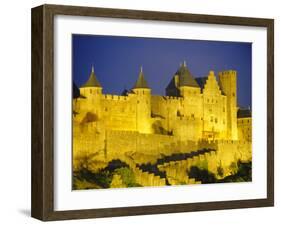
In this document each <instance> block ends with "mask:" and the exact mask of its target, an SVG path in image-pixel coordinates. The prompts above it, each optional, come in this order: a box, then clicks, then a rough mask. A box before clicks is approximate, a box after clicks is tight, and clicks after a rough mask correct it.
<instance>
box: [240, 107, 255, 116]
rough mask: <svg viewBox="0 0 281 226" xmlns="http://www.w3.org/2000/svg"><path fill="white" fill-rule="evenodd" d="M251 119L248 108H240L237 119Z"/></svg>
mask: <svg viewBox="0 0 281 226" xmlns="http://www.w3.org/2000/svg"><path fill="white" fill-rule="evenodd" d="M250 117H252V112H251V110H250V109H248V108H240V109H239V110H238V111H237V118H250Z"/></svg>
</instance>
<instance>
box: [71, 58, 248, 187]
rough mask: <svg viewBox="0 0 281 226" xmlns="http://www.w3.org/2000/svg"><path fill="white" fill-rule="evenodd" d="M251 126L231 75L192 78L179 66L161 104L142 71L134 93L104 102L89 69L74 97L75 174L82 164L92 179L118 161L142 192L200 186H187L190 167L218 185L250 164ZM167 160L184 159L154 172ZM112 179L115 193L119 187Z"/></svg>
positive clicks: (234, 74) (106, 96) (106, 98)
mask: <svg viewBox="0 0 281 226" xmlns="http://www.w3.org/2000/svg"><path fill="white" fill-rule="evenodd" d="M74 86H75V85H74ZM251 122H252V121H251V114H250V111H249V110H247V109H239V108H238V106H237V72H236V71H234V70H229V71H222V72H219V73H218V77H216V75H215V73H214V71H210V72H209V74H208V75H207V76H206V77H200V78H194V77H193V75H192V74H191V72H190V71H189V69H188V68H187V65H186V63H185V62H184V63H183V64H181V65H180V67H179V68H178V70H177V71H176V72H175V74H174V75H172V78H171V80H170V82H169V84H168V85H167V87H166V96H157V95H152V94H151V89H150V87H149V84H148V83H147V82H146V79H145V74H144V72H143V69H142V68H141V69H140V72H139V75H138V77H137V80H136V83H135V85H134V87H133V88H132V89H130V90H124V91H123V93H122V94H121V95H111V94H103V92H102V85H101V84H100V83H99V81H98V79H97V76H96V74H95V72H94V69H93V68H92V71H91V74H90V76H89V79H88V81H87V82H86V83H85V84H84V85H82V86H81V87H80V88H79V89H78V88H77V87H75V89H74V98H73V168H74V170H79V169H80V168H81V167H85V159H87V167H88V168H90V169H91V170H92V171H93V172H95V171H97V170H100V169H102V168H104V167H106V166H107V164H108V163H109V162H110V161H112V160H116V159H119V160H121V161H123V162H125V163H126V164H127V165H129V166H130V168H131V169H132V170H133V172H134V173H135V176H136V179H137V181H138V183H139V184H141V185H143V186H149V185H152V186H155V185H165V184H190V183H197V182H198V183H200V181H197V182H196V181H195V180H194V179H193V178H189V176H188V170H189V169H190V167H191V166H198V167H201V168H202V167H203V168H204V169H206V170H208V171H210V172H212V173H214V174H215V175H216V176H217V177H218V178H223V177H225V176H228V175H231V174H232V173H233V172H235V170H236V168H235V166H236V164H237V162H238V161H244V162H249V161H251V158H252V155H251V149H252V148H251V130H252V126H251ZM202 150H203V151H202ZM188 154H190V155H189V157H188V156H187V155H188ZM172 155H178V156H181V157H178V160H175V161H166V162H165V161H164V162H162V163H161V164H160V163H159V164H158V162H159V161H160V160H159V159H161V158H163V157H165V156H166V157H167V156H172ZM160 162H161V161H160ZM149 164H150V165H153V164H154V166H155V167H156V168H157V170H156V171H157V172H155V170H150V169H149V167H147V166H148V165H149ZM159 172H164V174H165V175H164V176H163V174H162V176H161V173H159ZM186 172H187V173H186ZM113 178H114V180H115V181H114V182H113V184H112V186H113V187H116V186H117V185H116V184H118V180H121V179H120V178H119V177H118V175H115V177H113ZM116 180H117V182H116ZM119 182H120V181H119ZM120 183H121V182H120ZM120 183H119V184H120ZM121 184H122V183H121ZM117 187H118V186H117Z"/></svg>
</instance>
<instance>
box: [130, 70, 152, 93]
mask: <svg viewBox="0 0 281 226" xmlns="http://www.w3.org/2000/svg"><path fill="white" fill-rule="evenodd" d="M141 88H147V89H149V87H148V85H147V82H146V80H145V78H144V74H143V71H142V68H141V71H140V73H139V77H138V80H137V82H136V84H135V85H134V89H141Z"/></svg>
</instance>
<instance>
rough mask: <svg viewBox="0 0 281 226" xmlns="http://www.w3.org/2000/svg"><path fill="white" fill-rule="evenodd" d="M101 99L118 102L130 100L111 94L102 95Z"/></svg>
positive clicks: (126, 97)
mask: <svg viewBox="0 0 281 226" xmlns="http://www.w3.org/2000/svg"><path fill="white" fill-rule="evenodd" d="M102 98H103V99H105V100H116V101H118V100H120V101H127V100H129V99H130V97H128V96H120V95H113V94H103V95H102Z"/></svg>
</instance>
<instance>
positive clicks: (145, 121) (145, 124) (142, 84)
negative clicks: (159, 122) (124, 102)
mask: <svg viewBox="0 0 281 226" xmlns="http://www.w3.org/2000/svg"><path fill="white" fill-rule="evenodd" d="M133 92H134V93H135V94H136V128H137V131H138V132H140V133H151V89H150V88H149V87H148V85H147V82H146V80H145V78H144V74H143V70H142V67H141V69H140V73H139V77H138V80H137V82H136V84H135V85H134V87H133Z"/></svg>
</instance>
